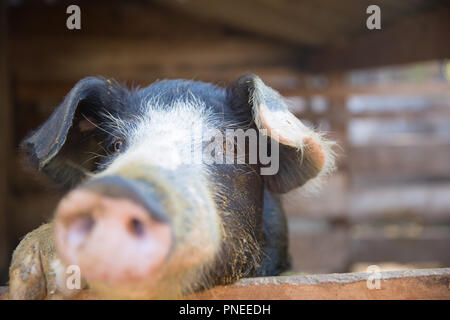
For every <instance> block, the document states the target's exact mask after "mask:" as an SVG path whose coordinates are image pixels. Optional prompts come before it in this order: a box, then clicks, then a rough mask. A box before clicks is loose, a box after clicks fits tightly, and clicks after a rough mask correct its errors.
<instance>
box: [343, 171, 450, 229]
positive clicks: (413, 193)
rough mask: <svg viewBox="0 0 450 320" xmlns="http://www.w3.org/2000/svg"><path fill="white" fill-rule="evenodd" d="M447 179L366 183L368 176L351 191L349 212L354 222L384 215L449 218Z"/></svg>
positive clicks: (430, 219)
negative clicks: (426, 181) (371, 184)
mask: <svg viewBox="0 0 450 320" xmlns="http://www.w3.org/2000/svg"><path fill="white" fill-rule="evenodd" d="M449 194H450V184H449V183H448V182H441V183H439V182H436V183H425V182H422V183H417V182H416V183H413V182H405V183H403V184H399V183H397V184H392V183H391V184H389V183H386V182H384V183H382V184H381V183H380V184H378V185H373V186H370V185H368V182H367V179H364V178H363V181H362V182H361V183H359V184H357V185H356V186H355V187H354V189H353V190H351V192H350V199H349V200H348V201H349V212H348V216H349V218H350V219H351V220H353V221H355V222H358V221H359V222H360V221H374V220H383V219H385V220H386V219H391V220H393V219H396V220H397V221H401V220H406V221H408V220H416V221H417V219H418V221H421V222H424V223H436V224H439V223H444V222H447V223H448V222H449V221H450V198H449V196H448V195H449Z"/></svg>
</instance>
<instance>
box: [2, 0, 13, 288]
mask: <svg viewBox="0 0 450 320" xmlns="http://www.w3.org/2000/svg"><path fill="white" fill-rule="evenodd" d="M0 2H1V3H0V48H1V49H0V283H4V282H5V281H6V280H7V270H8V262H9V259H8V255H9V247H8V243H7V234H6V230H7V228H6V218H7V217H6V212H7V201H8V179H7V172H8V158H9V156H10V152H11V150H10V139H11V135H10V128H11V125H10V123H11V119H10V118H11V117H10V116H11V114H10V110H11V106H10V100H9V84H8V81H9V79H8V71H7V70H8V43H7V41H8V40H7V36H8V34H7V32H8V31H7V25H8V23H7V14H6V1H3V0H0Z"/></svg>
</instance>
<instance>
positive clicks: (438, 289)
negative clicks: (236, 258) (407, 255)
mask: <svg viewBox="0 0 450 320" xmlns="http://www.w3.org/2000/svg"><path fill="white" fill-rule="evenodd" d="M369 277H371V278H370V279H369ZM373 278H379V279H380V287H379V288H380V289H376V287H375V285H376V283H375V282H374V280H372V279H373ZM449 281H450V268H443V269H422V270H406V271H381V272H380V273H379V274H376V275H375V274H374V273H368V272H362V273H343V274H316V275H301V276H280V277H262V278H248V279H242V280H240V281H238V282H236V283H235V284H232V285H229V286H218V287H215V288H213V289H211V290H208V291H204V292H200V293H198V294H194V295H192V296H189V297H187V299H200V300H202V299H203V300H205V299H217V300H223V299H225V300H241V299H245V300H278V299H286V300H310V299H314V300H319V299H320V300H339V299H383V300H385V299H387V300H389V299H391V300H392V299H450V290H449V287H448V284H449ZM368 282H369V285H368ZM369 288H372V289H369ZM2 292H3V293H2ZM2 299H7V288H5V287H0V300H2ZM77 299H82V300H89V299H98V297H96V296H95V294H93V293H92V292H89V291H84V292H82V293H81V294H80V295H78V296H77Z"/></svg>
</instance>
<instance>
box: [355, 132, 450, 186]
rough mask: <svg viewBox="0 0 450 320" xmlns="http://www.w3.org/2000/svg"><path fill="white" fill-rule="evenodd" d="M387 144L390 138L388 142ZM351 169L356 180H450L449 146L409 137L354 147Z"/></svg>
mask: <svg viewBox="0 0 450 320" xmlns="http://www.w3.org/2000/svg"><path fill="white" fill-rule="evenodd" d="M386 140H387V138H386ZM350 152H351V156H350V157H349V159H348V160H349V167H350V170H351V173H352V174H354V175H355V176H361V175H364V176H365V177H367V178H369V177H370V176H372V177H374V178H376V177H378V178H379V179H381V178H382V177H383V176H384V177H389V176H391V177H395V179H397V180H398V181H401V180H402V179H403V180H404V179H413V178H416V179H419V178H430V177H436V178H438V177H440V178H444V177H445V178H449V176H450V161H449V159H450V142H449V141H446V140H443V139H436V138H435V139H433V138H428V137H426V136H425V137H421V136H419V135H407V134H405V135H404V136H403V137H402V136H397V137H392V138H390V141H380V142H377V143H375V142H374V143H370V144H365V145H353V146H352V147H351V150H350Z"/></svg>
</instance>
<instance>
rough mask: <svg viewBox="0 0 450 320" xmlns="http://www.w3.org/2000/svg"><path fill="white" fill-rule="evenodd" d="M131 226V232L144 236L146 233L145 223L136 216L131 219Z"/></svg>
mask: <svg viewBox="0 0 450 320" xmlns="http://www.w3.org/2000/svg"><path fill="white" fill-rule="evenodd" d="M129 228H130V232H131V233H132V234H133V235H135V236H137V237H142V236H143V235H144V234H145V225H144V223H143V222H141V221H140V220H138V219H136V218H134V219H131V221H130V225H129Z"/></svg>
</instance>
